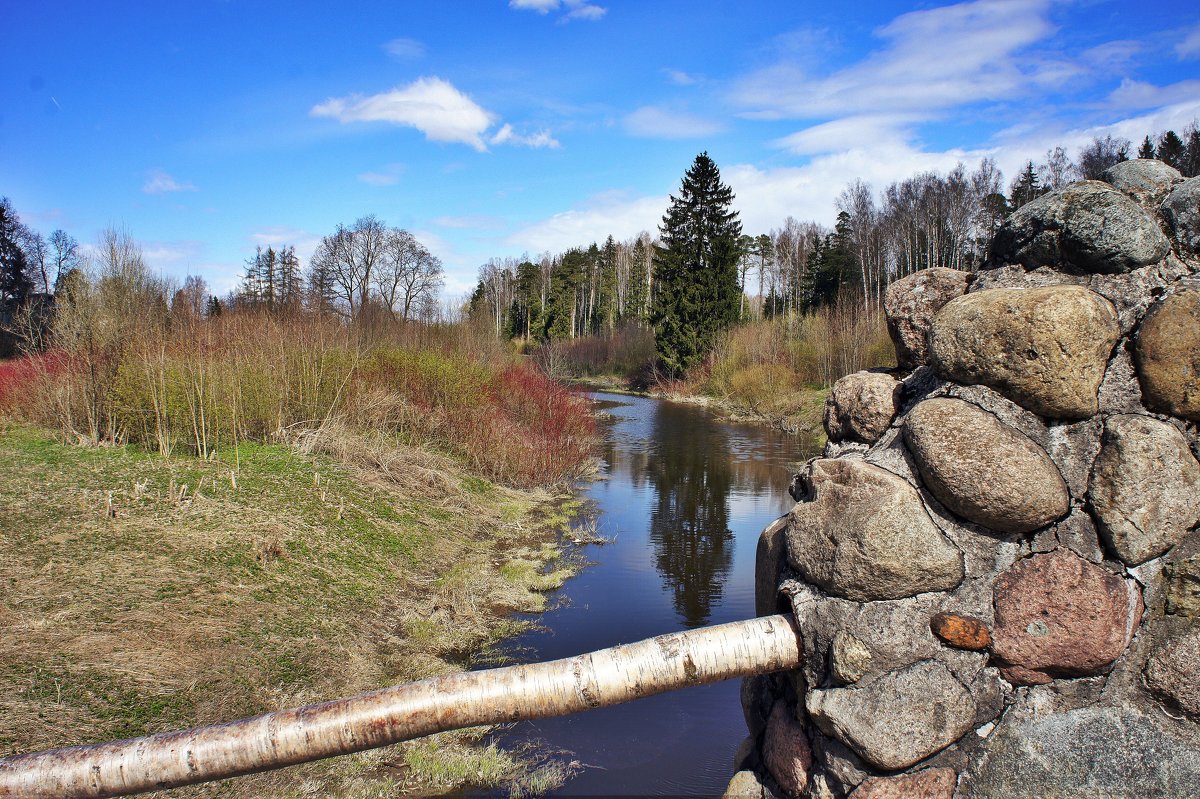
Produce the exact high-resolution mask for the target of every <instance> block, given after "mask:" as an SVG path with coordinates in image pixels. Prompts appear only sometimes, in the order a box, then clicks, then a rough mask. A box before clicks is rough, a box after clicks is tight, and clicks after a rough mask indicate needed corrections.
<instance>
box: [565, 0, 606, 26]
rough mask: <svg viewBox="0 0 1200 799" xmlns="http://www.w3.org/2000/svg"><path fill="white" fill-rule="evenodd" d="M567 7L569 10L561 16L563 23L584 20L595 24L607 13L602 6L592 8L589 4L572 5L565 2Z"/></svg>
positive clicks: (569, 1)
mask: <svg viewBox="0 0 1200 799" xmlns="http://www.w3.org/2000/svg"><path fill="white" fill-rule="evenodd" d="M567 7H568V8H570V9H571V10H570V11H568V12H567V13H566V14H565V15H564V16H563V21H564V22H570V21H571V20H573V19H585V20H588V21H589V22H595V21H596V20H598V19H600V18H601V17H603V16H604V15H605V14H607V13H608V9H607V8H603V7H602V6H594V5H592V4H590V3H578V4H576V3H572V2H571V0H567Z"/></svg>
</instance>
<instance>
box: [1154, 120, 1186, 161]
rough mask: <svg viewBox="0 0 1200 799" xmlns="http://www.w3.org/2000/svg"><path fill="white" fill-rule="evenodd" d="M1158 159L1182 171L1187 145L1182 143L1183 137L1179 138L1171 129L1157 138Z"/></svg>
mask: <svg viewBox="0 0 1200 799" xmlns="http://www.w3.org/2000/svg"><path fill="white" fill-rule="evenodd" d="M1157 152H1158V160H1160V161H1162V162H1163V163H1165V164H1170V165H1171V166H1173V167H1175V168H1176V169H1178V170H1180V171H1182V170H1183V167H1184V161H1185V160H1186V159H1187V147H1186V146H1185V145H1184V143H1183V139H1181V138H1179V134H1178V133H1176V132H1175V131H1173V130H1168V131H1167V132H1166V133H1164V134H1163V135H1162V138H1161V139H1159V140H1158V150H1157Z"/></svg>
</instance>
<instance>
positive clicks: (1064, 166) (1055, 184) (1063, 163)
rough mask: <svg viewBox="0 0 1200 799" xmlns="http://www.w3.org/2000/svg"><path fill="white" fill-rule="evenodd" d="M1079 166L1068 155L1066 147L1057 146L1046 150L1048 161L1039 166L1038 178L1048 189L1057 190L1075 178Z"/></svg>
mask: <svg viewBox="0 0 1200 799" xmlns="http://www.w3.org/2000/svg"><path fill="white" fill-rule="evenodd" d="M1078 174H1079V168H1078V167H1077V166H1075V164H1074V163H1073V162H1072V161H1071V157H1070V156H1069V155H1067V151H1066V148H1064V147H1055V148H1054V149H1052V150H1047V151H1046V162H1045V163H1044V164H1041V165H1039V166H1038V178H1040V179H1041V181H1042V188H1043V189H1045V190H1046V191H1056V190H1058V189H1061V188H1063V187H1064V186H1066V185H1067V184H1069V183H1071V182H1072V181H1074V180H1075V177H1076V175H1078Z"/></svg>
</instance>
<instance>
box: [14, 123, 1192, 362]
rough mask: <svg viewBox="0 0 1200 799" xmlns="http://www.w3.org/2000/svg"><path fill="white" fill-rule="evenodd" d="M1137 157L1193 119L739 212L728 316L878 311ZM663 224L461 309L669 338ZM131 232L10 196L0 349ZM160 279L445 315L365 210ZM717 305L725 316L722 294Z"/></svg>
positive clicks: (426, 278) (412, 257) (35, 330)
mask: <svg viewBox="0 0 1200 799" xmlns="http://www.w3.org/2000/svg"><path fill="white" fill-rule="evenodd" d="M1130 157H1154V158H1159V159H1161V160H1163V161H1165V162H1167V163H1169V164H1171V165H1172V166H1175V167H1176V168H1177V169H1179V171H1180V172H1181V173H1183V174H1184V175H1185V176H1189V177H1190V176H1195V175H1196V174H1198V173H1200V131H1198V129H1197V125H1196V123H1192V124H1191V125H1189V126H1188V128H1187V129H1186V130H1185V131H1184V132H1183V134H1182V135H1179V134H1176V133H1175V132H1174V131H1166V132H1162V133H1157V134H1149V135H1147V136H1146V137H1145V138H1144V139H1143V141H1142V142H1141V144H1140V145H1139V146H1138V147H1137V148H1136V150H1135V148H1134V146H1133V144H1132V143H1131V142H1129V141H1128V140H1124V139H1115V138H1113V137H1111V136H1109V137H1105V138H1103V139H1100V138H1096V139H1094V140H1093V141H1092V142H1091V143H1090V144H1088V145H1087V146H1086V147H1084V148H1082V149H1081V150H1080V151H1079V152H1077V153H1076V154H1075V156H1074V158H1072V157H1071V156H1070V154H1068V153H1067V151H1066V150H1065V148H1063V147H1056V148H1054V149H1052V150H1050V151H1049V152H1047V153H1046V154H1045V156H1044V157H1043V159H1042V160H1040V161H1038V162H1035V161H1034V160H1033V159H1030V160H1028V161H1027V162H1026V164H1025V166H1024V168H1023V169H1022V170H1021V171H1020V173H1019V174H1018V175H1016V176H1015V177H1013V178H1012V180H1011V181H1009V182H1007V184H1006V182H1005V177H1004V176H1003V175H1002V174H1001V172H1000V170H999V169H998V168H997V166H996V164H995V162H994V161H993V160H991V159H989V158H985V159H983V160H982V161H981V162H980V163H979V164H978V165H977V166H976V167H975V168H973V169H968V168H967V167H966V166H964V165H962V164H959V165H958V166H956V167H955V168H954V169H952V170H951V171H950V172H948V173H946V174H941V173H938V172H925V173H921V174H918V175H914V176H912V177H910V178H908V179H905V180H902V181H897V182H894V183H892V184H890V185H889V186H886V187H884V188H883V189H882V191H879V192H876V191H874V190H873V188H872V187H871V186H869V185H868V184H866V183H864V182H862V181H861V180H855V181H852V182H851V183H850V184H849V185H848V186H846V188H845V190H844V191H842V193H841V194H840V195H839V197H838V199H837V217H836V219H837V221H836V223H835V225H834V227H833V228H832V229H828V228H826V227H825V226H823V225H820V224H818V223H816V222H812V221H799V220H797V219H795V218H793V217H787V218H786V219H784V220H783V221H782V223H781V224H780V226H779V227H777V228H774V229H772V230H769V231H766V232H757V233H753V232H745V231H742V230H741V229H740V226H739V229H738V231H737V239H736V280H735V282H734V283H733V284H730V285H732V287H733V288H732V291H733V300H732V302H733V303H734V304H735V305H736V308H735V309H734V310H733V311H732V314H733V318H732V321H733V322H737V321H754V320H763V319H775V318H779V317H786V318H793V317H796V316H798V315H803V314H809V313H813V312H815V311H817V310H819V309H822V308H834V307H838V306H841V307H849V306H858V307H860V308H861V309H862V310H863V311H864V312H865V313H866V314H868V315H870V314H878V312H879V309H880V306H881V300H882V296H883V292H884V291H885V290H886V288H887V286H888V285H889V284H890V283H891V282H892V281H894V280H896V279H898V278H900V277H903V276H905V275H907V274H910V273H912V272H915V271H917V270H920V269H925V268H928V267H931V266H944V267H950V268H954V269H963V270H972V269H975V268H977V267H978V266H979V265H980V264H981V263H982V262H983V261H984V260H985V259H986V257H987V254H988V250H989V247H990V245H991V241H992V238H993V236H994V235H995V233H996V231H997V229H998V228H999V226H1000V225H1001V224H1002V223H1003V221H1004V219H1005V218H1006V217H1007V216H1008V215H1009V214H1010V213H1012V212H1013V211H1014V210H1015V209H1017V208H1019V207H1020V206H1022V205H1024V204H1025V203H1027V202H1029V201H1030V200H1032V199H1034V198H1036V197H1038V196H1041V195H1042V194H1044V193H1045V192H1047V191H1050V190H1053V189H1057V188H1061V187H1062V186H1064V185H1066V184H1068V183H1070V182H1071V181H1073V180H1076V179H1079V178H1085V179H1097V178H1100V177H1102V175H1103V173H1104V170H1105V169H1107V168H1108V167H1109V166H1111V165H1112V164H1114V163H1117V162H1119V161H1122V160H1126V159H1128V158H1130ZM664 221H665V220H664ZM663 236H664V229H663V228H660V229H659V230H658V231H657V235H652V234H651V233H648V232H643V233H642V234H640V235H639V236H637V237H635V238H633V239H629V240H625V241H617V240H616V239H615V237H613V236H611V235H610V236H608V237H607V238H605V239H604V240H603V242H602V243H600V242H595V243H590V244H587V245H581V246H579V247H576V248H572V249H569V250H567V251H566V252H561V253H550V252H546V253H543V254H541V255H540V256H538V257H536V258H530V257H522V258H494V259H491V260H489V261H488V262H487V263H486V264H484V265H483V266H482V267H481V268H480V272H479V281H478V284H477V287H476V289H475V291H474V294H473V295H472V297H471V298H470V301H469V302H468V303H467V305H466V307H465V309H464V310H465V311H466V312H467V313H468V315H469V317H470V318H471V319H472V321H473V322H474V323H476V324H478V325H481V326H487V327H489V328H490V329H491V331H492V333H493V334H494V335H495V336H496V338H498V339H500V340H510V341H511V340H515V341H516V342H518V344H519V345H520V347H521V348H523V349H531V348H533V347H535V346H537V345H540V344H543V343H547V342H564V341H565V342H570V341H577V340H579V339H581V338H585V337H588V336H601V337H611V336H612V335H613V334H614V333H615V332H616V331H619V330H622V329H624V328H629V327H642V328H655V330H656V332H658V333H660V338H661V331H660V330H658V328H659V327H661V324H660V325H657V326H656V325H655V320H656V318H657V319H658V321H659V322H660V323H661V322H662V321H663V320H664V319H666V318H667V317H668V316H669V315H670V314H671V312H673V311H678V310H679V306H678V305H677V304H676V305H674V306H672V304H671V303H670V302H669V303H664V294H663V286H664V283H663V279H662V275H663V272H664V268H665V263H666V262H665V259H664V255H665V253H666V252H667V249H668V248H667V247H665V246H664V241H663ZM131 241H132V239H131V238H130V237H129V235H128V234H127V233H124V232H122V231H116V230H109V231H106V232H104V233H103V234H102V236H101V239H100V240H99V241H98V242H97V243H96V244H94V245H91V246H87V247H85V246H81V245H80V243H79V242H78V241H77V240H76V239H75V238H74V237H73V236H71V235H70V234H69V233H67V232H66V231H63V230H55V231H53V232H52V233H50V234H49V235H48V236H44V235H42V234H41V233H40V232H38V231H35V230H33V229H32V228H30V227H28V226H27V225H25V224H23V223H22V222H21V220H20V217H19V216H18V214H17V211H16V209H15V208H14V207H13V206H12V204H11V203H10V202H9V201H8V200H7V199H3V200H0V330H2V331H3V333H2V334H0V357H3V356H11V355H13V354H16V352H17V351H18V349H19V348H24V349H26V350H32V351H36V350H38V349H41V348H44V347H45V346H47V344H48V340H47V339H46V335H45V333H46V332H47V331H48V330H49V324H50V320H51V319H52V318H53V316H54V314H55V312H56V310H57V309H58V308H59V307H60V306H61V305H62V304H63V302H64V301H65V300H68V299H69V298H71V297H75V298H76V299H78V298H80V297H83V296H85V295H89V293H90V295H96V294H97V292H96V291H95V289H96V287H97V286H98V285H99V283H98V281H99V280H100V273H101V272H103V268H102V267H103V266H104V265H105V264H108V265H111V264H113V263H121V262H124V261H128V260H129V259H128V258H125V257H124V256H123V255H122V254H121V253H120V252H119V250H120V249H121V248H122V247H127V246H129V244H130V242H131ZM139 257H140V256H139ZM161 283H162V285H161V286H159V289H160V290H159V291H158V295H159V298H158V300H156V303H157V305H156V314H157V315H158V316H159V317H161V318H163V319H166V320H168V322H169V321H171V320H179V321H183V320H189V319H196V318H208V317H215V316H218V315H220V314H223V313H229V312H235V311H247V310H252V311H255V312H266V313H268V314H271V315H277V316H279V315H282V316H289V317H292V316H296V315H297V314H315V315H317V316H322V317H323V316H330V317H332V318H335V319H340V320H342V322H343V323H346V322H349V321H353V322H354V323H355V325H357V326H358V327H360V328H361V327H363V326H370V325H372V324H377V325H384V324H409V323H413V322H419V323H429V322H432V321H434V320H435V319H437V318H439V316H440V307H441V306H440V305H439V299H440V296H439V295H440V293H441V290H442V286H443V268H442V264H441V261H440V260H439V259H438V258H437V256H436V255H434V254H432V253H431V252H430V251H429V250H428V249H427V248H426V247H425V246H424V245H423V244H421V242H419V241H418V240H417V239H416V238H415V237H414V236H413V235H412V234H411V233H409V232H408V231H405V230H402V229H399V228H395V227H390V226H388V225H387V224H386V223H385V222H384V221H382V220H380V219H378V218H377V217H375V216H373V215H367V216H364V217H362V218H360V219H358V220H356V221H355V222H353V223H352V224H347V225H338V226H337V228H336V230H335V231H334V232H333V233H331V234H329V235H326V236H324V237H323V238H322V239H321V241H320V243H319V245H318V246H317V248H316V250H315V252H314V253H313V255H312V257H311V258H310V259H309V262H308V263H307V264H302V263H301V262H300V259H299V258H298V257H297V255H296V251H295V247H294V246H291V245H284V246H282V247H279V248H275V247H265V248H262V247H260V248H258V249H257V250H256V251H255V252H254V254H253V255H251V256H250V257H249V258H248V259H247V261H246V264H245V270H244V274H243V276H242V280H241V282H240V285H239V286H238V287H237V288H235V289H234V290H232V291H230V292H228V293H226V294H225V295H224V296H217V295H216V294H214V293H213V292H211V290H210V287H209V286H208V285H207V284H206V282H205V281H204V280H203V279H202V278H200V277H198V276H188V277H187V278H186V279H185V280H184V281H183V282H182V284H179V285H172V284H171V283H170V281H165V280H164V281H161ZM722 285H724V284H722ZM85 289H86V291H85ZM728 290H729V286H725V287H724V288H722V289H721V291H722V292H726V293H727V292H728ZM681 296H682V295H681ZM672 302H674V301H672ZM731 307H732V306H731ZM656 314H657V316H656ZM721 314H722V319H723V320H724V314H726V310H725V307H724V306H722V310H721ZM700 318H702V319H706V318H707V317H706V316H703V315H702V316H701V317H700ZM726 322H727V320H726V321H723V322H722V325H725V324H726ZM702 338H706V339H707V341H706V342H705V344H706V346H710V347H711V346H713V345H714V344H715V342H714V340H712V337H711V336H710V335H708V334H705V335H704V336H702ZM688 346H692V345H691V344H689V345H688ZM658 357H659V358H660V360H661V359H662V357H663V351H662V349H661V348H660V349H659V352H658ZM676 366H679V364H676ZM669 371H674V372H675V373H676V374H678V373H679V372H680V371H681V370H680V369H674V368H673V369H671V370H669Z"/></svg>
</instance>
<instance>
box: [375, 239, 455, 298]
mask: <svg viewBox="0 0 1200 799" xmlns="http://www.w3.org/2000/svg"><path fill="white" fill-rule="evenodd" d="M442 274H443V272H442V262H441V260H440V259H438V258H437V256H435V255H433V254H432V253H430V252H429V250H427V249H425V247H424V246H423V245H422V244H421V243H420V242H419V241H417V240H416V239H415V238H414V237H413V235H412V234H411V233H409V232H408V231H406V230H400V229H399V228H393V229H391V230H388V231H387V232H386V234H385V236H384V245H383V256H382V258H381V259H380V261H379V264H378V267H377V268H376V269H375V271H374V274H373V276H372V282H373V283H374V285H375V288H376V289H377V290H378V291H379V296H380V298H381V299H382V300H383V302H384V304H385V305H386V306H387V307H388V308H389V309H390V310H391V312H392V315H393V316H395V317H398V318H400V319H402V320H404V321H408V320H410V319H413V318H415V317H416V316H417V312H418V309H419V308H420V307H421V304H422V302H424V301H425V299H426V298H436V296H437V293H438V291H439V290H440V289H441V287H442Z"/></svg>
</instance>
